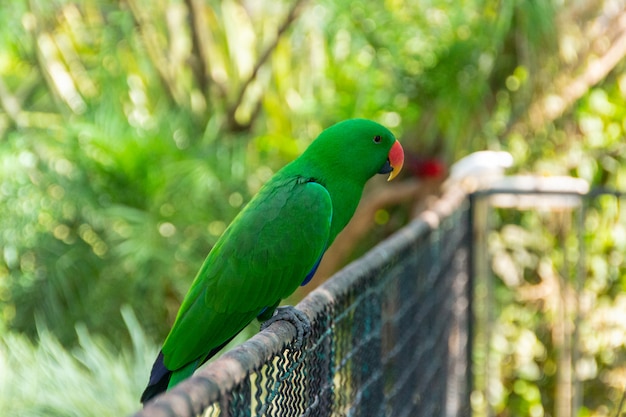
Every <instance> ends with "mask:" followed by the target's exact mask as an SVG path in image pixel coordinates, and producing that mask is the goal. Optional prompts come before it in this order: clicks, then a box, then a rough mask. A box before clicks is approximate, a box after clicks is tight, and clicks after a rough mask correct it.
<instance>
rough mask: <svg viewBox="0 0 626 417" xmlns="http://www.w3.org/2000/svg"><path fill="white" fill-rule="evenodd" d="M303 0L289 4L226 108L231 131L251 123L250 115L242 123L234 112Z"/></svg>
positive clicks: (293, 18) (238, 129)
mask: <svg viewBox="0 0 626 417" xmlns="http://www.w3.org/2000/svg"><path fill="white" fill-rule="evenodd" d="M305 1H306V0H296V1H295V2H294V3H293V5H292V6H291V9H290V10H289V12H288V13H287V16H286V17H285V20H284V21H283V23H282V24H281V25H280V26H279V28H278V31H277V33H276V37H275V38H274V41H273V42H272V43H271V44H269V45H268V46H267V48H265V50H264V51H263V52H262V53H261V55H260V56H259V59H258V61H257V62H256V64H255V65H254V68H253V69H252V72H251V73H250V75H249V76H248V78H247V79H246V80H245V81H244V82H243V84H242V85H241V88H240V89H239V92H238V93H237V96H236V98H235V101H234V102H233V104H232V105H231V106H230V107H229V110H228V116H227V124H228V129H229V130H231V131H241V130H246V129H248V128H249V127H250V126H251V125H252V123H253V120H254V117H251V118H250V121H249V122H248V123H246V124H245V125H242V124H241V123H239V122H238V121H237V119H236V118H235V113H236V112H237V109H238V108H239V106H240V105H241V103H242V102H243V98H244V96H245V94H246V91H247V89H248V87H249V86H250V84H252V82H253V81H254V80H255V79H256V77H257V74H258V72H259V70H260V69H261V67H262V66H263V65H264V64H265V62H266V61H267V60H268V58H269V57H270V56H271V54H272V52H273V51H274V50H275V49H276V47H277V46H278V42H279V41H280V39H281V37H282V36H283V34H284V33H285V32H286V31H287V29H289V27H290V26H291V24H292V23H293V22H294V21H295V20H296V18H297V17H298V14H299V12H300V7H301V6H302V4H304V2H305ZM253 114H254V115H256V114H258V112H255V113H253Z"/></svg>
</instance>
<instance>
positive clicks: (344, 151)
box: [305, 119, 404, 183]
mask: <svg viewBox="0 0 626 417" xmlns="http://www.w3.org/2000/svg"><path fill="white" fill-rule="evenodd" d="M305 154H309V155H310V156H312V157H313V158H314V159H315V161H316V163H319V164H320V165H322V166H324V168H325V169H326V170H330V171H331V172H336V173H337V174H338V175H341V176H342V177H344V178H345V177H351V178H353V179H354V180H356V181H359V182H362V183H365V182H366V181H367V180H368V179H370V178H371V177H373V176H374V175H375V174H389V177H388V179H387V180H388V181H391V180H392V179H393V178H395V177H396V176H397V175H398V173H399V172H400V170H401V169H402V164H403V163H404V151H403V149H402V146H401V145H400V142H398V141H397V140H396V138H395V136H394V135H393V133H391V132H390V131H389V129H387V128H386V127H384V126H382V125H380V124H378V123H376V122H373V121H371V120H366V119H350V120H345V121H343V122H339V123H337V124H335V125H333V126H331V127H329V128H328V129H326V130H324V131H323V132H322V133H321V134H320V135H319V136H318V138H317V139H316V140H315V141H314V142H313V143H312V144H311V145H310V146H309V148H308V149H307V150H306V152H305Z"/></svg>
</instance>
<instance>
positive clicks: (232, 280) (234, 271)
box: [163, 178, 332, 370]
mask: <svg viewBox="0 0 626 417" xmlns="http://www.w3.org/2000/svg"><path fill="white" fill-rule="evenodd" d="M331 219H332V202H331V199H330V195H329V193H328V191H327V190H326V188H324V186H322V185H320V184H318V183H316V182H314V181H313V180H309V179H305V178H290V179H287V180H277V181H272V183H271V184H270V183H268V184H267V186H266V187H264V188H263V189H262V190H261V191H260V192H259V194H258V195H257V196H256V197H255V198H254V199H253V200H252V201H251V202H250V203H249V204H248V206H247V207H246V208H245V209H244V210H243V211H242V212H241V213H240V214H239V215H238V216H237V217H236V218H235V220H233V222H232V223H231V225H230V226H229V227H228V229H227V230H226V231H225V232H224V235H223V236H222V237H221V238H220V239H219V241H218V242H217V244H216V245H215V247H214V248H213V250H212V251H211V252H210V253H209V255H208V257H207V259H206V260H205V262H204V264H203V266H202V268H201V269H200V271H199V272H198V275H197V276H196V279H195V280H194V283H193V284H192V287H191V288H190V290H189V293H188V294H187V296H186V297H185V300H184V301H183V304H182V306H181V308H180V311H179V313H178V316H177V318H176V321H175V323H174V326H173V327H172V330H171V331H170V334H169V335H168V337H167V339H166V341H165V343H164V345H163V355H164V363H165V365H166V366H167V368H168V369H170V370H176V369H179V368H181V367H183V366H185V365H186V364H188V363H190V362H192V361H195V360H197V359H202V358H204V356H206V355H207V354H208V353H209V352H210V351H212V350H213V349H214V348H216V347H218V346H220V345H222V344H223V343H224V342H226V341H227V340H229V339H230V338H232V337H233V336H234V335H236V334H237V333H239V332H240V331H241V330H242V329H243V328H244V327H245V326H246V325H248V323H250V322H251V321H252V320H254V318H255V317H257V316H258V315H259V314H260V313H261V312H263V311H264V310H265V309H268V308H272V307H273V306H275V305H276V304H278V303H279V302H280V300H281V299H283V298H285V297H287V296H289V295H290V294H291V293H293V291H295V290H296V288H297V287H298V286H299V285H300V284H301V283H302V282H303V281H304V279H305V277H307V274H308V273H309V272H310V271H312V270H313V269H314V268H315V266H316V264H317V262H318V260H319V259H320V257H321V256H322V254H323V253H324V251H325V249H326V245H327V243H328V237H329V231H330V224H331Z"/></svg>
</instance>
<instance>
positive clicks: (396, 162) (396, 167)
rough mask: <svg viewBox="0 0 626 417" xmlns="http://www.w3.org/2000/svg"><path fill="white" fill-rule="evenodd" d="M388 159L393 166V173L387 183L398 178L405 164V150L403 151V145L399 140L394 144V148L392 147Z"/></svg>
mask: <svg viewBox="0 0 626 417" xmlns="http://www.w3.org/2000/svg"><path fill="white" fill-rule="evenodd" d="M388 158H389V165H391V173H390V174H389V178H387V181H391V180H392V179H394V178H395V177H397V176H398V174H399V173H400V170H401V169H402V165H403V164H404V149H402V145H400V142H398V141H397V140H396V141H395V142H394V143H393V146H391V149H390V150H389V156H388Z"/></svg>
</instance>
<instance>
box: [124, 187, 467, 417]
mask: <svg viewBox="0 0 626 417" xmlns="http://www.w3.org/2000/svg"><path fill="white" fill-rule="evenodd" d="M468 216H469V205H468V202H467V200H466V199H465V196H464V195H463V194H462V193H449V194H448V195H447V197H445V198H443V199H441V200H440V201H439V204H438V205H437V206H436V207H435V208H434V209H433V210H432V211H429V212H427V213H425V214H424V215H423V216H422V217H420V218H418V219H416V220H414V221H413V222H412V223H411V224H409V225H408V226H407V227H405V228H404V229H402V230H401V231H399V232H398V233H396V234H395V235H394V236H392V237H391V238H389V239H388V240H386V241H384V242H382V243H381V244H380V245H378V246H377V247H376V248H375V249H373V250H372V251H370V252H369V253H368V254H367V255H366V256H364V257H363V258H361V259H359V260H357V261H356V262H354V263H352V264H351V265H349V266H348V267H347V268H345V269H344V270H342V271H341V272H340V273H338V274H337V275H335V276H334V277H333V278H331V279H330V280H328V281H327V282H326V283H324V284H323V285H322V286H320V287H319V288H318V289H316V290H315V291H313V292H312V293H311V294H309V295H308V296H307V297H306V298H305V299H304V300H303V301H302V302H301V303H300V304H298V306H297V308H299V309H301V310H302V311H303V312H304V313H305V314H307V315H308V317H309V319H310V320H311V324H312V332H311V335H310V337H309V338H308V340H307V341H306V345H305V346H304V348H302V349H293V345H292V343H293V338H294V336H295V329H294V328H293V326H292V325H291V324H289V323H281V322H278V323H274V324H272V325H271V326H270V327H268V328H267V329H266V330H264V331H263V332H260V333H259V334H257V335H255V336H254V337H252V338H251V339H250V340H249V341H247V342H246V343H244V344H242V345H240V346H238V347H236V348H234V349H233V350H231V351H229V352H227V353H225V354H224V355H223V356H222V357H221V358H219V359H218V360H217V361H215V362H213V363H210V364H208V365H206V366H205V367H203V368H201V369H200V370H198V371H197V372H196V374H195V375H194V376H193V377H192V378H190V379H188V380H186V381H184V382H182V383H181V384H179V385H178V386H176V387H175V388H174V389H172V390H171V391H169V392H168V393H166V394H165V395H161V396H159V397H158V398H156V399H155V400H154V401H152V402H151V403H149V404H148V405H147V406H146V407H145V408H144V409H143V410H142V411H140V412H138V413H137V414H136V416H195V415H204V416H228V417H234V416H237V417H238V416H355V417H360V416H376V417H380V416H398V417H401V416H461V415H469V380H468V377H467V369H468V359H467V358H468V353H469V343H468V340H469V338H468V328H469V311H470V309H469V304H470V286H469V281H468V267H469V256H468V252H469V248H468V245H469V229H468V225H469V217H468Z"/></svg>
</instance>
